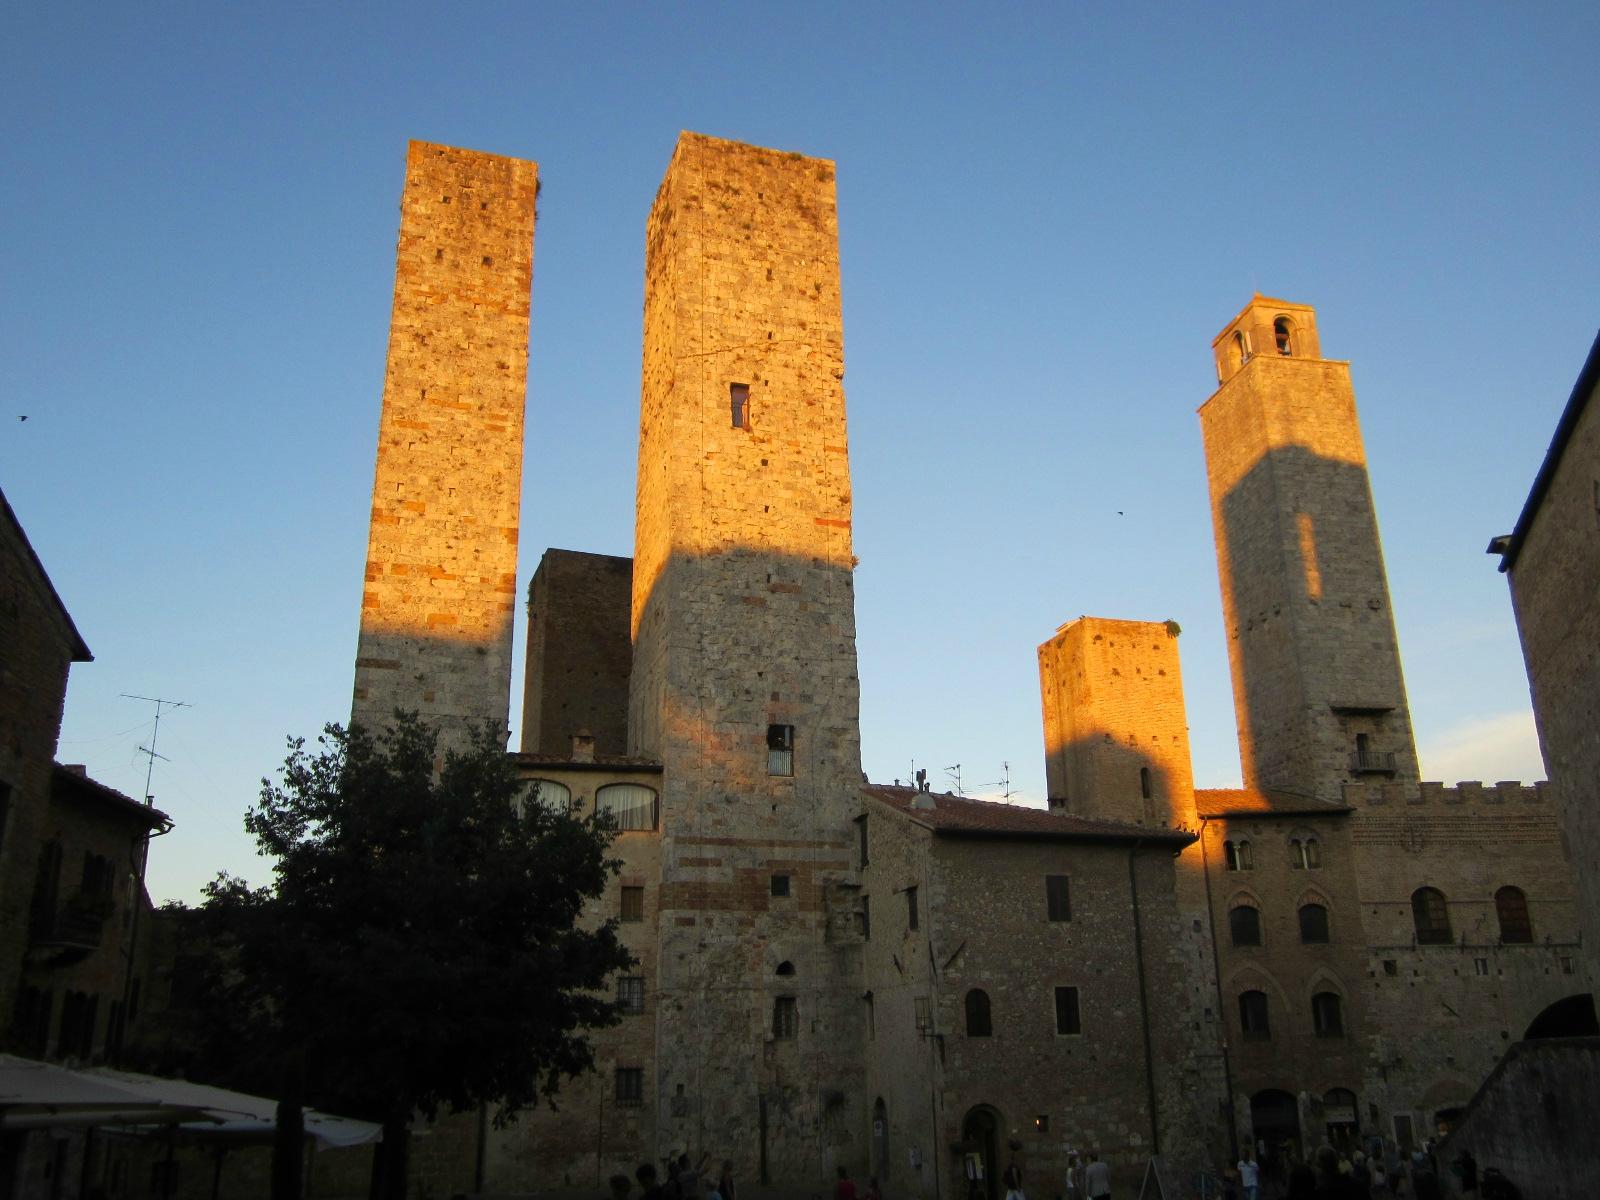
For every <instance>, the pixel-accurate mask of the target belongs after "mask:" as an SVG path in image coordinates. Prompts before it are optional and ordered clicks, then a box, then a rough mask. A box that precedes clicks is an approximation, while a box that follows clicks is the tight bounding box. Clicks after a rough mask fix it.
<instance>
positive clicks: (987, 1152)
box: [961, 1104, 1005, 1200]
mask: <svg viewBox="0 0 1600 1200" xmlns="http://www.w3.org/2000/svg"><path fill="white" fill-rule="evenodd" d="M1004 1128H1005V1122H1004V1121H1003V1120H1001V1118H1000V1114H999V1113H998V1112H996V1111H995V1110H994V1109H992V1108H990V1107H989V1106H988V1105H987V1104H979V1105H977V1106H975V1107H974V1108H972V1109H969V1110H968V1112H967V1116H966V1119H965V1120H964V1121H962V1122H961V1145H962V1162H961V1166H962V1176H963V1178H964V1179H965V1180H966V1186H967V1191H966V1195H967V1196H968V1197H973V1198H978V1200H997V1198H998V1197H999V1196H1000V1131H1001V1130H1002V1129H1004ZM974 1175H976V1176H978V1177H977V1178H974Z"/></svg>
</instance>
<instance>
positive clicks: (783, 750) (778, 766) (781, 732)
mask: <svg viewBox="0 0 1600 1200" xmlns="http://www.w3.org/2000/svg"><path fill="white" fill-rule="evenodd" d="M767 774H768V775H793V774H794V726H793V725H768V726H767Z"/></svg>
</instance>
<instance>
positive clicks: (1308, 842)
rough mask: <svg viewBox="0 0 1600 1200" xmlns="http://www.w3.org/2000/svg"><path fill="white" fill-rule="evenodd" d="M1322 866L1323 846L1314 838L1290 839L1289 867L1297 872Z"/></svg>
mask: <svg viewBox="0 0 1600 1200" xmlns="http://www.w3.org/2000/svg"><path fill="white" fill-rule="evenodd" d="M1321 865H1322V845H1321V843H1319V842H1318V841H1317V839H1316V838H1314V837H1309V836H1308V837H1295V838H1290V839H1289V866H1290V867H1291V868H1292V869H1294V870H1296V871H1307V870H1312V869H1315V868H1316V867H1320V866H1321Z"/></svg>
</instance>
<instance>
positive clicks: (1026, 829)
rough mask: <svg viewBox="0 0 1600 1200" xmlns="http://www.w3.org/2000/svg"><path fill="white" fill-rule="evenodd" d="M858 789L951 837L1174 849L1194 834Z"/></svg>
mask: <svg viewBox="0 0 1600 1200" xmlns="http://www.w3.org/2000/svg"><path fill="white" fill-rule="evenodd" d="M861 790H862V793H863V794H864V795H867V796H870V797H871V798H872V799H874V800H878V801H881V802H882V803H884V804H887V805H889V806H890V807H891V808H894V809H896V810H897V811H899V812H902V813H904V814H905V815H906V816H907V817H909V818H911V820H913V821H915V822H916V823H917V824H919V825H922V826H925V827H926V828H928V829H931V830H933V831H934V832H935V833H942V834H948V835H951V836H955V837H1023V838H1028V837H1033V838H1051V839H1056V838H1061V839H1079V840H1084V841H1102V842H1106V841H1111V842H1132V841H1166V842H1171V843H1172V844H1173V846H1174V848H1176V847H1179V846H1184V845H1187V844H1188V843H1189V842H1192V841H1193V840H1194V836H1195V835H1194V834H1192V833H1187V832H1185V831H1184V830H1181V829H1167V828H1156V827H1153V826H1149V825H1134V824H1132V823H1129V822H1124V821H1092V820H1089V819H1088V818H1086V817H1074V816H1070V815H1067V814H1063V813H1053V812H1049V811H1047V810H1045V809H1042V808H1027V807H1024V806H1023V805H1020V804H1000V803H997V802H995V801H993V800H974V799H972V798H971V797H970V796H951V795H948V794H945V793H934V792H928V793H925V795H924V799H925V800H926V801H932V804H933V806H932V807H931V808H916V807H914V806H913V805H914V802H915V801H916V799H917V796H918V793H917V790H916V789H915V788H909V787H890V786H887V785H885V784H879V783H869V784H867V785H866V786H865V787H863V788H862V789H861Z"/></svg>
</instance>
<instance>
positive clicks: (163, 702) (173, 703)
mask: <svg viewBox="0 0 1600 1200" xmlns="http://www.w3.org/2000/svg"><path fill="white" fill-rule="evenodd" d="M122 697H123V699H124V700H143V701H144V702H145V703H147V704H154V705H155V706H156V723H155V726H154V727H153V728H152V729H151V730H150V744H149V745H148V746H140V747H139V753H140V754H142V755H144V756H145V758H146V759H148V760H149V762H148V763H147V765H146V766H145V771H144V802H145V805H146V807H153V806H154V805H155V802H156V798H155V796H154V795H152V794H151V792H150V780H151V777H152V776H153V775H154V774H155V770H156V759H158V758H159V759H160V760H161V761H162V762H171V761H172V760H171V759H170V758H168V757H167V756H166V755H165V754H157V753H156V738H158V737H159V736H161V710H162V708H166V709H168V710H169V711H170V710H172V709H175V708H193V707H194V705H192V704H185V703H184V702H183V701H182V700H168V699H166V698H165V697H164V696H136V695H134V694H133V693H132V692H123V693H122Z"/></svg>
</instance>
